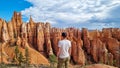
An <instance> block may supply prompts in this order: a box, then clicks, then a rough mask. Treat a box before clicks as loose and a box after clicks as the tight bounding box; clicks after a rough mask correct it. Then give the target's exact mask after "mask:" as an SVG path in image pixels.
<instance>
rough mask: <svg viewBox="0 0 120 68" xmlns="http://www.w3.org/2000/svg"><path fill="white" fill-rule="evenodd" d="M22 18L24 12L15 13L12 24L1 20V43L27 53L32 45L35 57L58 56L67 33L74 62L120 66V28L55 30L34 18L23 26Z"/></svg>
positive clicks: (48, 24) (31, 48)
mask: <svg viewBox="0 0 120 68" xmlns="http://www.w3.org/2000/svg"><path fill="white" fill-rule="evenodd" d="M21 17H22V16H21V13H17V12H14V14H13V17H12V19H11V21H10V22H8V23H7V22H6V21H5V20H2V19H0V42H1V43H9V46H19V47H20V48H22V49H23V50H24V49H25V47H26V46H29V48H30V50H32V53H33V52H35V50H36V51H37V52H35V54H37V55H38V54H40V55H41V54H42V55H44V56H43V57H44V58H45V57H49V55H50V54H55V55H56V54H57V52H58V41H59V40H61V33H62V32H66V33H67V34H68V37H67V38H68V39H69V40H70V41H71V44H72V47H71V49H72V54H71V61H72V63H74V64H79V65H85V64H93V63H104V64H109V65H114V66H117V67H120V60H118V59H120V28H103V30H102V31H99V30H90V31H89V30H88V29H87V28H83V29H82V30H79V29H77V28H73V27H71V28H64V29H62V28H55V27H51V25H50V23H48V22H46V23H43V22H34V21H33V19H32V17H30V20H29V22H28V23H23V21H22V18H21ZM9 50H10V49H9ZM10 52H11V51H10ZM6 54H8V55H9V53H6ZM10 54H11V53H10ZM35 54H34V55H35ZM32 55H33V54H32ZM40 55H38V56H40ZM10 56H13V55H12V54H11V55H10ZM34 57H35V56H34ZM34 57H32V58H31V59H33V58H34ZM36 58H37V57H36ZM39 60H40V59H39ZM33 62H35V63H36V60H35V59H33Z"/></svg>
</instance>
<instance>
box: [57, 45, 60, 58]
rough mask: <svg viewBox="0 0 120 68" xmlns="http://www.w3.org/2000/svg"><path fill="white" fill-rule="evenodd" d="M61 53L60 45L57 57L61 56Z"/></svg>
mask: <svg viewBox="0 0 120 68" xmlns="http://www.w3.org/2000/svg"><path fill="white" fill-rule="evenodd" d="M59 55H60V47H58V52H57V58H58V57H59Z"/></svg>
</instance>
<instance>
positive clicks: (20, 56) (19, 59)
mask: <svg viewBox="0 0 120 68" xmlns="http://www.w3.org/2000/svg"><path fill="white" fill-rule="evenodd" d="M24 60H25V58H24V57H23V54H22V52H20V53H19V57H18V61H19V65H21V64H22V63H24Z"/></svg>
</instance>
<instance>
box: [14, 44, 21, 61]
mask: <svg viewBox="0 0 120 68" xmlns="http://www.w3.org/2000/svg"><path fill="white" fill-rule="evenodd" d="M19 53H20V52H19V49H18V46H16V47H15V58H14V59H15V62H18V57H19Z"/></svg>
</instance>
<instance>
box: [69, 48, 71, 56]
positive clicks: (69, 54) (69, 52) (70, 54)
mask: <svg viewBox="0 0 120 68" xmlns="http://www.w3.org/2000/svg"><path fill="white" fill-rule="evenodd" d="M69 55H70V56H71V47H70V48H69Z"/></svg>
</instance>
